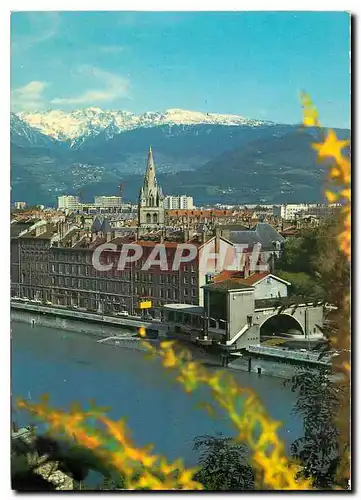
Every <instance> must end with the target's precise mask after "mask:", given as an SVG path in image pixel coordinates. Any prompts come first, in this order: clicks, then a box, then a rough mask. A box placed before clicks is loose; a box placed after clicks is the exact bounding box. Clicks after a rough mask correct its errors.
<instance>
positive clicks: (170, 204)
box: [164, 194, 194, 210]
mask: <svg viewBox="0 0 361 500" xmlns="http://www.w3.org/2000/svg"><path fill="white" fill-rule="evenodd" d="M164 208H165V209H167V210H187V209H190V208H194V205H193V198H192V196H187V195H185V194H183V195H181V196H166V197H165V198H164Z"/></svg>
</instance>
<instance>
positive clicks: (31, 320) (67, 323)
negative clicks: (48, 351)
mask: <svg viewBox="0 0 361 500" xmlns="http://www.w3.org/2000/svg"><path fill="white" fill-rule="evenodd" d="M11 320H13V321H19V322H22V323H28V324H29V325H30V326H46V327H48V328H58V329H60V330H68V331H71V332H79V333H84V334H87V335H94V336H96V337H99V338H103V337H104V338H105V337H110V336H111V335H124V336H131V335H134V333H135V332H134V329H131V328H127V327H126V326H122V325H119V326H113V325H109V324H106V323H104V324H102V323H98V322H97V323H94V322H91V321H87V320H84V319H82V320H79V319H72V318H63V317H61V316H55V315H50V314H43V313H39V312H36V311H25V310H21V309H13V308H12V309H11Z"/></svg>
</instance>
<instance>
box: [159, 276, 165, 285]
mask: <svg viewBox="0 0 361 500" xmlns="http://www.w3.org/2000/svg"><path fill="white" fill-rule="evenodd" d="M159 283H161V284H162V285H163V284H164V274H161V275H160V276H159Z"/></svg>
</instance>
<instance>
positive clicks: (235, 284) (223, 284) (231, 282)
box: [202, 278, 254, 292]
mask: <svg viewBox="0 0 361 500" xmlns="http://www.w3.org/2000/svg"><path fill="white" fill-rule="evenodd" d="M202 288H206V289H209V290H214V291H219V292H227V291H229V290H240V291H245V290H249V291H253V290H254V288H253V286H251V285H247V284H245V283H243V280H242V279H239V278H230V279H226V280H224V281H220V282H218V283H217V282H216V283H209V284H208V285H203V287H202Z"/></svg>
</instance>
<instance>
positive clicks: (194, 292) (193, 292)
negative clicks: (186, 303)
mask: <svg viewBox="0 0 361 500" xmlns="http://www.w3.org/2000/svg"><path fill="white" fill-rule="evenodd" d="M196 295H197V291H196V289H195V288H192V297H196Z"/></svg>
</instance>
